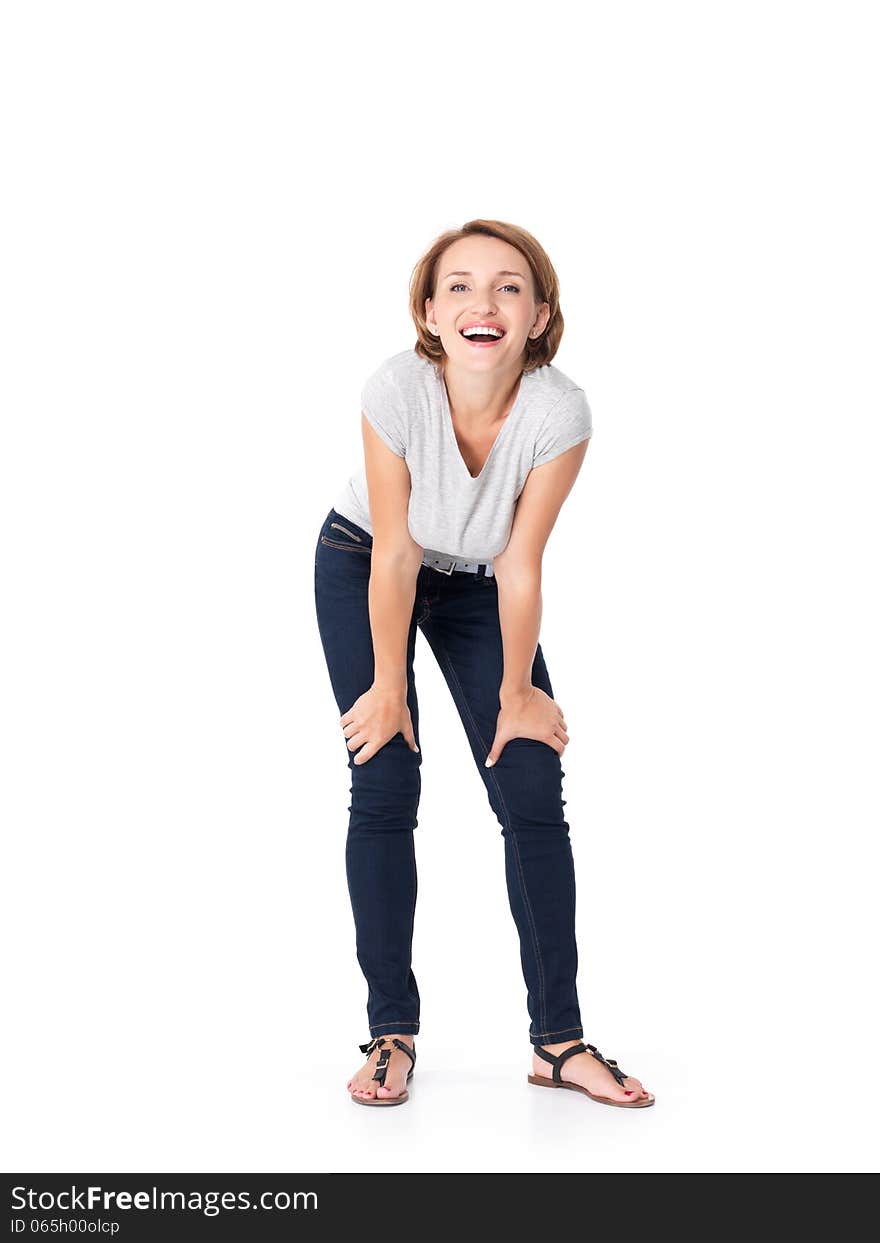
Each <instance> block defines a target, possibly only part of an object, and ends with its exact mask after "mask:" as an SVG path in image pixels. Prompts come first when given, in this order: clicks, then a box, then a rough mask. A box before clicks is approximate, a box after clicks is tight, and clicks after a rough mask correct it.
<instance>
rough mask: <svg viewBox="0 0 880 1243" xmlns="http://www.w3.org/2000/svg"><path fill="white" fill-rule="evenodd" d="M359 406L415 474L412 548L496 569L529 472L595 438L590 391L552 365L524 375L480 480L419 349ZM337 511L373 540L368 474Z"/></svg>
mask: <svg viewBox="0 0 880 1243" xmlns="http://www.w3.org/2000/svg"><path fill="white" fill-rule="evenodd" d="M361 407H362V409H363V412H364V414H365V415H366V416H367V419H368V420H369V422H370V424H371V425H372V426H373V427H374V428H375V429H376V432H377V433H378V435H379V436H380V437H381V438H382V440H383V441H384V442H385V444H386V445H387V446H388V448H389V449H391V450H392V452H394V453H396V454H397V455H398V457H402V458H404V459H405V461H406V464H407V467H408V468H409V473H410V478H411V480H412V488H411V493H410V501H409V515H408V525H409V533H410V535H411V536H412V538H413V539H414V540H415V542H416V543H417V544H419V545H420V546H421V547H422V548H423V549H424V550H425V551H426V552H430V553H436V554H439V555H442V556H444V557H455V558H456V559H457V560H462V561H484V562H488V563H489V564H490V565H491V562H492V558H493V557H497V556H498V555H499V554H500V553H502V552H503V551H504V549H505V548H506V547H507V541H508V540H509V538H510V531H511V527H512V525H513V513H514V506H515V505H516V501H517V499H518V497H519V494H520V492H522V490H523V487H524V486H525V482H526V479H527V477H528V474H529V471H530V470H531V469H532V467H533V466H541V465H543V463H544V462H550V461H552V459H553V458H555V457H557V456H558V455H559V454H560V453H564V452H565V450H566V449H570V448H571V447H572V445H576V444H579V443H580V442H581V441H582V440H586V439H587V438H588V437H589V436H591V435H592V431H593V421H592V416H591V413H590V407H589V405H588V404H587V399H586V395H585V394H584V390H583V389H582V388H579V387H578V386H577V384H575V382H574V380H570V379H569V378H568V376H566V375H564V374H563V373H562V372H561V371H560V370H559V369H558V368H557V367H554V366H553V364H552V363H545V365H544V366H543V367H538V368H536V369H535V370H534V371H529V372H524V373H523V375H522V377H521V379H520V385H519V391H518V392H517V395H516V400H515V401H514V404H513V406H512V407H511V409H510V412H509V413H508V415H507V417H506V418H505V420H504V423H503V424H502V425H501V430H500V431H499V433H498V435H497V437H496V439H495V443H494V444H493V446H492V450H491V452H490V454H489V457H488V458H487V460H486V463H485V465H484V466H483V469H482V470H481V471H480V473H479V475H478V476H477V477H476V478H474V477H473V476H472V475H471V473H470V471H469V470H468V468H467V466H466V465H465V461H464V458H463V457H462V456H461V450H460V449H459V447H458V443H457V441H456V439H455V429H454V427H453V423H452V415H451V412H450V409H449V395H448V393H447V391H446V383H445V381H444V379H443V375H442V372H441V371H440V368H439V366H437V365H435V364H434V363H431V362H429V361H428V360H427V359H425V358H422V357H421V355H420V354H417V353H416V351H415V350H414V349H409V350H403V351H402V352H401V353H399V354H394V355H392V357H391V358H388V359H386V360H385V362H384V363H382V365H381V366H380V367H379V368H378V370H376V371H374V372H373V374H372V375H371V376H370V377H369V379H368V380H367V382H366V384H365V385H364V388H363V391H362V393H361ZM333 508H334V509H335V510H337V512H338V513H340V514H343V515H345V516H346V517H348V518H350V519H351V520H352V521H353V522H355V523H357V524H358V526H361V527H363V528H364V529H365V530H366V531H369V532H370V534H371V535H372V534H373V528H372V525H371V523H370V507H369V498H368V494H367V476H366V470H365V469H364V467H361V469H360V470H359V471H358V472H357V473H355V474H354V475H352V476H351V477H350V479H349V481H348V484H347V485H346V488H345V491H344V492H343V493H342V495H341V496H340V497H339V498H338V499H337V500H336V501H334V503H333Z"/></svg>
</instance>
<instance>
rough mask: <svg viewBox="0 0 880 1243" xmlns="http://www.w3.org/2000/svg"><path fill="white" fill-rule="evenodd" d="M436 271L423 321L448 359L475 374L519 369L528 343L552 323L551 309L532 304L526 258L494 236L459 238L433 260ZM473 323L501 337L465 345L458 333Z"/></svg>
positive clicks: (481, 339)
mask: <svg viewBox="0 0 880 1243" xmlns="http://www.w3.org/2000/svg"><path fill="white" fill-rule="evenodd" d="M436 272H437V276H436V285H435V289H434V297H433V298H428V299H426V301H425V318H426V320H427V322H428V327H429V328H430V329H431V330H432V331H433V332H435V334H437V335H439V339H440V343H441V344H442V346H443V348H444V350H445V351H446V354H447V355H448V357H449V358H450V359H452V360H454V361H455V362H456V363H457V364H459V365H460V366H462V367H466V368H468V369H469V370H475V369H476V370H479V371H491V370H494V369H496V368H501V369H504V368H505V367H510V366H511V363H512V362H514V361H515V362H517V363H519V364H521V363H522V360H523V355H524V351H525V347H526V342H527V341H528V340H529V338H530V337H538V336H540V335H541V333H542V332H543V330H544V328H545V326H546V324H547V320H548V319H549V318H550V306H549V304H548V303H546V302H541V303H537V302H536V301H535V290H534V283H533V281H532V274H531V271H530V270H529V265H528V263H527V262H526V260H525V257H524V256H523V255H522V254H520V252H519V251H518V250H517V249H516V248H515V247H514V246H511V245H510V244H509V243H508V242H503V241H501V239H500V238H497V237H483V236H479V235H478V236H474V237H462V238H459V239H458V241H456V242H453V243H452V245H451V246H448V247H447V248H446V250H445V251H444V252H443V254H442V255H441V256H440V258H439V259H438V260H437V268H436ZM472 324H490V325H492V326H493V327H495V328H497V329H500V330H501V332H502V334H503V335H502V336H501V337H496V336H486V335H483V336H477V337H472V338H471V339H470V340H468V338H467V337H466V336H465V335H464V334H463V332H462V329H465V328H469V327H470V326H471V325H472ZM437 330H439V333H438V331H437Z"/></svg>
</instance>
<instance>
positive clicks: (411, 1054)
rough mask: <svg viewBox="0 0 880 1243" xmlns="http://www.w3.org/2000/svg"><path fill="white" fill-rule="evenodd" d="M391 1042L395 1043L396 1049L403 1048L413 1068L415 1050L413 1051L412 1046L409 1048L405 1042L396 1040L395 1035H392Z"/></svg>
mask: <svg viewBox="0 0 880 1243" xmlns="http://www.w3.org/2000/svg"><path fill="white" fill-rule="evenodd" d="M393 1043H394V1044H396V1045H397V1047H398V1049H402V1050H403V1052H404V1053H405V1054H406V1056H407V1057H408V1058H409V1060H410V1061H411V1062H412V1064H413V1069H415V1064H416V1051H415V1048H412V1049H411V1048H410V1047H409V1045H408V1044H406V1043H405V1042H404V1041H403V1040H398V1038H397V1036H395V1037H394V1041H393Z"/></svg>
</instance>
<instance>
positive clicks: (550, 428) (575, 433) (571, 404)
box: [532, 388, 593, 466]
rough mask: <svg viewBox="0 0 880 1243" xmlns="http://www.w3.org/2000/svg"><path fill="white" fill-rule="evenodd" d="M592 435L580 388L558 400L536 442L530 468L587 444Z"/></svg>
mask: <svg viewBox="0 0 880 1243" xmlns="http://www.w3.org/2000/svg"><path fill="white" fill-rule="evenodd" d="M592 434H593V416H592V414H591V413H590V407H589V404H588V403H587V397H586V393H585V392H584V390H583V389H582V388H572V389H569V390H568V392H567V393H563V395H562V396H561V397H560V398H559V400H558V401H557V402H556V404H555V405H554V406H553V408H552V410H550V412H549V413H548V415H547V417H546V419H545V420H544V422H543V423H542V424H541V429H540V431H539V432H538V435H537V437H536V438H535V453H534V457H533V458H532V466H543V465H544V463H545V462H552V461H553V459H554V458H555V457H559V455H560V453H564V452H565V451H566V449H570V448H572V446H573V445H578V444H580V442H581V441H582V440H588V439H589V438H590V436H592Z"/></svg>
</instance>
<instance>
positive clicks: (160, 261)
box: [0, 0, 880, 1172]
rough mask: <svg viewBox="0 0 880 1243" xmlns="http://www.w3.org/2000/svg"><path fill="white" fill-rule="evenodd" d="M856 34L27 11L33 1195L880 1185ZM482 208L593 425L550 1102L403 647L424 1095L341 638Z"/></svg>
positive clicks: (486, 836)
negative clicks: (344, 492)
mask: <svg viewBox="0 0 880 1243" xmlns="http://www.w3.org/2000/svg"><path fill="white" fill-rule="evenodd" d="M875 16H876V12H875V9H874V6H872V5H870V4H857V3H836V4H834V5H832V4H830V3H821V4H820V3H807V4H805V3H798V4H795V3H791V4H785V3H778V2H777V3H772V2H768V0H762V2H761V3H740V4H737V5H732V4H717V3H710V4H707V3H664V4H662V5H657V4H652V3H614V4H610V3H608V4H600V5H590V4H587V5H581V6H579V7H578V8H575V7H574V6H572V5H569V4H561V3H557V2H545V3H542V4H540V5H534V4H523V3H510V2H509V3H506V4H505V5H503V6H501V7H499V6H497V5H496V6H490V7H489V8H486V7H485V6H483V7H480V6H477V7H476V8H475V7H474V6H473V5H472V4H464V3H456V2H448V3H445V4H443V5H439V6H438V5H422V6H413V5H412V4H403V3H400V4H378V5H368V6H361V7H358V8H355V7H354V6H351V7H350V8H343V9H340V8H339V7H338V6H318V7H315V6H305V7H303V6H295V5H293V4H281V3H277V4H269V3H255V2H254V0H249V2H248V3H246V4H245V3H237V4H233V3H224V4H219V3H211V4H196V3H181V2H180V0H175V2H174V3H157V0H151V3H149V4H146V3H144V4H134V3H129V4H115V3H105V4H97V3H80V4H77V5H67V4H37V5H17V6H5V7H4V16H3V21H2V26H3V29H2V38H0V47H2V52H0V57H2V63H0V92H2V99H0V104H2V109H0V111H2V116H3V136H2V165H3V169H4V173H5V183H6V189H5V190H4V193H3V205H2V210H3V215H4V224H3V228H2V246H3V256H2V271H3V275H2V280H0V284H2V295H0V296H2V316H3V319H2V347H3V356H4V363H3V369H2V370H3V375H2V385H3V400H2V405H3V442H2V455H0V471H2V476H0V506H2V511H0V519H2V583H3V594H4V604H3V609H2V628H3V636H2V662H3V667H2V714H3V734H2V761H3V763H2V767H3V771H4V780H3V796H2V797H3V821H4V857H5V864H4V880H3V912H4V913H3V924H4V928H3V940H4V947H5V950H6V954H7V965H6V968H5V972H4V978H5V990H4V991H5V993H6V996H7V1000H8V1003H9V1010H8V1014H7V1020H6V1022H5V1023H4V1027H3V1042H4V1046H5V1048H4V1050H3V1057H2V1063H3V1075H4V1078H5V1079H6V1082H5V1084H4V1090H3V1095H4V1102H5V1103H4V1111H3V1112H4V1115H5V1128H4V1151H3V1152H2V1163H3V1166H4V1168H6V1169H7V1170H13V1171H24V1170H31V1171H43V1172H49V1171H62V1170H80V1171H82V1170H97V1169H100V1170H104V1171H111V1172H113V1171H136V1170H142V1171H157V1170H163V1171H170V1172H173V1171H184V1170H187V1171H233V1170H235V1171H274V1172H281V1171H307V1172H309V1171H310V1172H314V1171H320V1170H330V1171H347V1170H364V1171H369V1170H375V1169H382V1170H391V1169H401V1170H427V1171H445V1170H485V1171H489V1170H498V1171H526V1170H557V1171H562V1170H576V1171H590V1170H610V1171H630V1170H632V1171H636V1170H653V1171H688V1170H706V1171H708V1170H727V1171H741V1170H763V1171H770V1170H869V1169H875V1168H876V1162H877V1153H876V1147H875V1129H874V1124H873V1114H874V1105H875V1097H876V1095H877V1092H878V1086H877V1085H878V1079H877V1074H878V1069H877V1065H876V1050H877V1030H876V1011H875V1000H874V996H875V988H876V978H875V962H874V958H873V955H872V953H871V935H872V931H873V928H872V922H873V921H872V915H873V909H874V907H875V904H876V885H877V881H876V870H875V864H876V846H875V839H876V833H877V828H878V798H877V788H878V774H877V756H878V702H880V694H878V692H880V686H878V658H877V635H878V633H880V624H878V623H880V617H878V605H877V588H878V582H877V569H878V565H877V536H878V506H877V455H878V450H880V431H878V415H880V410H878V377H877V342H878V331H877V330H878V309H877V308H878V296H877V291H878V278H880V271H878V268H880V264H878V240H877V228H876V221H877V219H878V218H880V203H878V198H880V195H878V180H877V178H878V170H877V161H876V149H877V148H876V137H877V135H876V128H875V127H874V126H872V123H871V121H872V118H875V117H876V115H877V107H878V102H880V101H878V98H877V95H878V89H877V75H876V63H877V53H878V47H877V40H876V38H875V33H874V30H873V29H872V20H871V19H872V18H873V17H875ZM475 216H488V217H496V218H499V219H502V220H509V221H513V222H515V223H518V224H520V225H523V226H524V227H526V228H527V229H529V230H530V231H531V232H533V233H534V234H535V235H536V236H537V237H538V238H539V239H540V241H541V242H542V244H543V245H544V246H545V247H546V248H547V250H548V252H549V254H550V257H551V259H552V261H553V263H554V265H555V266H556V269H557V271H558V273H559V276H560V281H561V297H562V307H563V312H564V315H565V321H566V331H565V335H564V338H563V341H562V345H561V348H560V350H559V353H558V354H557V356H556V358H555V360H554V361H555V362H556V363H557V365H558V366H559V367H560V368H561V369H562V370H563V371H564V372H566V374H568V375H570V376H572V377H574V378H575V379H576V380H577V382H578V383H579V384H581V385H582V386H583V387H584V389H585V391H586V393H587V396H588V399H589V401H590V405H591V408H592V411H593V419H594V426H595V436H594V440H593V444H592V445H591V447H590V451H589V453H588V455H587V459H586V461H585V465H584V469H583V471H582V473H581V476H580V478H579V479H578V482H577V485H576V488H575V491H574V492H573V493H572V495H571V497H570V499H569V501H568V502H567V503H566V506H565V509H564V511H563V514H562V516H561V518H560V521H559V523H558V525H557V528H556V530H555V531H554V534H553V536H552V537H551V542H550V546H549V548H548V552H547V557H546V563H545V564H546V569H545V578H544V621H543V627H542V635H541V642H542V647H543V649H544V652H545V656H546V659H547V663H548V667H549V670H550V675H551V678H552V680H553V682H554V690H555V693H556V698H557V700H558V702H559V703H560V704H561V705H562V707H563V710H564V712H565V715H566V719H567V721H568V724H569V731H570V734H571V741H570V743H569V745H568V748H567V749H566V752H565V756H564V761H563V763H564V768H565V771H566V773H567V777H566V782H565V796H566V798H567V800H568V801H567V806H566V814H567V816H568V819H569V822H570V825H571V833H572V842H573V848H574V851H575V859H576V865H577V869H578V871H577V876H578V934H579V945H580V955H581V967H580V975H579V991H580V998H581V1007H582V1012H583V1018H584V1024H585V1028H586V1039H587V1040H590V1041H592V1042H593V1043H594V1044H597V1045H598V1047H599V1048H600V1049H601V1050H602V1052H603V1053H605V1054H606V1056H609V1057H616V1058H617V1059H618V1061H619V1062H620V1063H621V1065H622V1066H623V1067H624V1069H625V1070H626V1071H627V1073H631V1074H635V1075H638V1076H640V1077H641V1078H642V1080H643V1081H644V1082H645V1084H646V1085H647V1086H648V1087H649V1088H650V1089H651V1090H652V1091H653V1092H655V1093H656V1096H657V1104H656V1106H655V1107H654V1108H652V1109H648V1110H641V1111H626V1110H615V1109H608V1108H603V1107H602V1106H600V1105H596V1104H595V1103H594V1102H592V1101H589V1100H588V1099H587V1098H586V1097H583V1096H580V1095H578V1094H576V1093H567V1092H566V1093H562V1092H555V1093H550V1092H540V1091H538V1090H535V1089H533V1088H530V1087H529V1086H528V1084H527V1082H526V1074H527V1072H528V1069H529V1060H530V1059H529V1050H530V1046H529V1042H528V1015H527V1012H526V1004H525V988H524V984H523V980H522V975H521V972H520V965H519V952H518V943H517V940H516V931H515V927H514V924H513V921H512V919H511V916H510V912H509V909H508V906H507V895H506V891H505V885H504V868H503V843H502V838H501V832H500V825H499V824H498V822H497V821H496V820H495V819H494V816H493V815H492V812H491V809H490V807H489V804H488V801H487V799H486V796H485V792H484V788H483V785H482V782H481V781H480V777H479V774H478V773H477V772H476V770H475V769H474V766H473V762H472V759H471V755H470V751H469V748H468V746H467V742H466V739H465V735H464V732H463V730H462V727H461V725H460V723H459V720H458V716H457V714H456V712H455V708H454V705H453V704H452V701H451V699H450V697H449V694H448V691H447V689H446V685H445V683H444V682H443V680H442V677H441V675H440V673H439V670H438V669H437V667H436V665H435V664H434V661H433V657H432V655H431V653H430V649H429V648H428V647H427V644H426V643H425V642H424V640H423V638H421V637H420V638H419V645H418V649H417V657H416V672H417V684H418V688H419V694H420V701H421V716H422V749H423V754H424V763H423V768H422V776H423V797H422V805H421V810H420V816H419V827H418V829H417V830H416V833H417V839H416V841H417V856H418V867H419V906H418V914H417V924H416V940H415V957H414V967H415V971H416V975H417V979H418V982H419V987H420V991H421V994H422V1000H423V1008H422V1030H421V1033H420V1035H419V1037H418V1039H417V1050H418V1056H419V1063H418V1069H417V1072H416V1078H415V1079H414V1080H413V1083H412V1099H411V1100H410V1102H409V1103H408V1104H407V1105H405V1106H403V1107H401V1108H395V1109H385V1110H381V1111H379V1110H375V1109H374V1110H367V1109H364V1108H354V1107H352V1104H351V1102H350V1100H349V1097H348V1093H347V1092H346V1088H345V1084H346V1081H347V1079H348V1077H349V1076H350V1075H351V1073H352V1072H353V1071H354V1070H355V1069H356V1068H357V1067H358V1066H359V1065H360V1064H361V1062H362V1060H363V1059H362V1057H361V1055H360V1054H359V1052H358V1049H357V1045H358V1043H359V1042H362V1041H364V1040H366V1039H367V1038H368V1030H367V1026H366V1014H365V1005H366V985H365V982H364V980H363V977H362V976H361V974H360V970H359V968H358V966H357V963H356V960H355V955H354V928H353V922H352V918H351V909H350V905H349V898H348V892H347V888H346V881H345V873H344V842H345V831H346V826H347V806H348V802H349V774H348V770H347V768H346V767H345V752H344V745H345V744H344V740H343V739H342V736H341V731H340V729H339V726H338V712H337V708H336V704H335V702H334V700H333V697H332V692H331V689H330V682H329V678H328V675H327V670H326V666H325V665H324V662H323V654H322V651H321V647H320V642H319V637H318V632H317V625H316V621H315V616H314V599H313V581H312V572H313V554H314V547H315V542H316V538H317V532H318V528H319V526H320V524H321V521H322V519H323V518H324V516H325V515H326V513H327V511H328V509H329V508H330V505H331V504H332V502H333V500H334V498H335V497H338V495H339V493H340V491H341V489H342V488H343V486H344V484H345V481H346V479H347V478H348V475H349V474H350V473H351V472H352V471H353V470H354V469H356V467H357V466H358V464H359V460H360V455H361V451H362V450H361V441H360V411H359V401H358V398H359V392H360V387H361V384H362V382H363V380H364V379H365V377H366V376H367V375H368V374H369V373H370V372H371V371H372V370H373V369H374V368H375V367H376V366H377V365H378V363H379V362H380V361H381V360H382V359H383V358H386V357H387V356H389V355H390V354H392V353H395V352H398V351H399V350H401V349H406V348H408V347H409V346H411V345H412V343H413V341H414V339H415V336H414V330H413V326H412V323H411V321H410V319H409V316H408V311H407V286H408V280H409V275H410V272H411V270H412V267H413V265H414V264H415V262H416V261H417V259H418V257H419V256H420V254H421V253H422V252H423V250H424V249H425V248H426V247H427V245H428V244H429V243H430V242H431V240H432V239H433V238H434V237H435V236H436V235H437V234H438V233H440V232H441V231H443V230H444V229H446V228H449V227H454V226H458V225H460V224H462V223H463V222H464V221H466V220H468V219H470V218H472V217H475Z"/></svg>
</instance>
